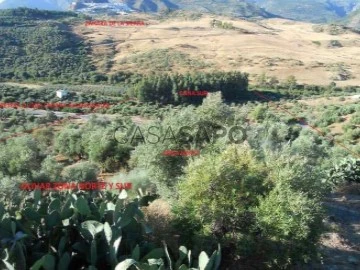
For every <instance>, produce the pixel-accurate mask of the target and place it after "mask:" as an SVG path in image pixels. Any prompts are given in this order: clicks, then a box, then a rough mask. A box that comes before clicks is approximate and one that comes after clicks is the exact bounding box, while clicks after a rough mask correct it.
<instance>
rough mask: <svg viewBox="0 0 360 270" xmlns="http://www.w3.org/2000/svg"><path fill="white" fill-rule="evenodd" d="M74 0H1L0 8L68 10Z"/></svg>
mask: <svg viewBox="0 0 360 270" xmlns="http://www.w3.org/2000/svg"><path fill="white" fill-rule="evenodd" d="M71 2H72V0H50V1H49V0H36V1H32V0H0V9H7V8H17V7H27V8H38V9H48V10H67V9H68V8H69V7H70V4H71Z"/></svg>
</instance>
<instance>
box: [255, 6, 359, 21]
mask: <svg viewBox="0 0 360 270" xmlns="http://www.w3.org/2000/svg"><path fill="white" fill-rule="evenodd" d="M250 2H252V3H255V4H257V5H259V6H260V7H262V8H264V9H266V10H267V11H268V12H271V13H274V14H276V15H279V16H282V17H284V18H289V19H293V20H301V21H310V22H316V23H324V22H331V21H334V20H339V19H341V18H345V17H346V16H347V15H348V14H349V13H351V12H352V11H353V10H354V9H355V8H356V7H357V6H359V4H360V1H359V0H326V1H325V0H302V1H289V0H250Z"/></svg>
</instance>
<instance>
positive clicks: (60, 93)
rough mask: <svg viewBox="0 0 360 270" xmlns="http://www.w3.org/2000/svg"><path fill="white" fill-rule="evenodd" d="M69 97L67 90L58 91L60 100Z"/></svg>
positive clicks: (57, 94)
mask: <svg viewBox="0 0 360 270" xmlns="http://www.w3.org/2000/svg"><path fill="white" fill-rule="evenodd" d="M67 95H68V92H67V91H66V90H58V91H56V96H57V97H58V98H64V97H66V96H67Z"/></svg>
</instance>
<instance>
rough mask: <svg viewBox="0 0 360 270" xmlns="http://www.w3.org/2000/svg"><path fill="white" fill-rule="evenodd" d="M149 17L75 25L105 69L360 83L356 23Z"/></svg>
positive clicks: (123, 18) (318, 82) (359, 56)
mask: <svg viewBox="0 0 360 270" xmlns="http://www.w3.org/2000/svg"><path fill="white" fill-rule="evenodd" d="M137 19H139V18H137ZM143 19H144V20H146V21H148V22H149V23H150V25H148V26H146V27H141V26H138V27H124V26H123V27H110V26H85V25H84V24H83V25H77V26H75V27H74V30H75V32H76V33H78V34H80V35H82V36H83V37H85V39H86V40H87V41H88V43H89V44H91V46H92V49H93V50H92V51H93V52H92V56H93V60H94V63H95V64H96V65H97V67H98V68H100V70H102V71H105V72H115V71H119V70H131V71H137V72H143V73H147V72H150V71H153V70H163V71H178V72H184V71H187V70H224V71H228V70H240V71H246V72H249V73H250V74H252V78H254V76H255V75H256V74H261V73H263V72H265V73H266V74H267V75H268V76H276V77H278V78H279V79H280V80H283V79H285V78H286V77H287V76H289V75H295V76H296V78H297V79H298V82H300V83H306V84H317V85H327V84H329V83H330V82H332V81H335V82H336V83H337V85H339V86H346V85H360V47H359V46H360V35H359V34H357V33H354V32H352V31H349V30H347V31H344V32H343V33H342V32H340V33H339V34H335V35H334V34H330V32H329V31H323V32H319V31H316V30H314V27H318V26H316V25H314V24H311V23H304V22H295V21H289V20H284V19H268V20H262V21H258V22H250V21H246V20H242V19H231V18H227V17H219V16H210V15H203V16H201V18H199V19H197V20H186V19H184V18H181V17H178V16H174V17H173V18H170V19H166V20H158V19H156V18H154V17H149V15H146V17H144V18H143ZM213 19H216V20H221V21H223V22H231V23H232V24H233V25H234V26H235V29H233V30H230V29H223V28H213V27H212V26H211V21H212V20H213ZM110 20H123V21H124V20H129V17H126V16H125V17H124V16H123V17H120V16H119V17H116V18H114V17H113V18H111V19H110ZM331 41H335V42H332V43H331Z"/></svg>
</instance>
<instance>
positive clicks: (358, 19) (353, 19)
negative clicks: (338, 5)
mask: <svg viewBox="0 0 360 270" xmlns="http://www.w3.org/2000/svg"><path fill="white" fill-rule="evenodd" d="M348 24H349V26H350V27H354V28H356V29H359V30H360V9H358V10H356V11H354V12H353V13H351V14H350V16H349V18H348Z"/></svg>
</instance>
